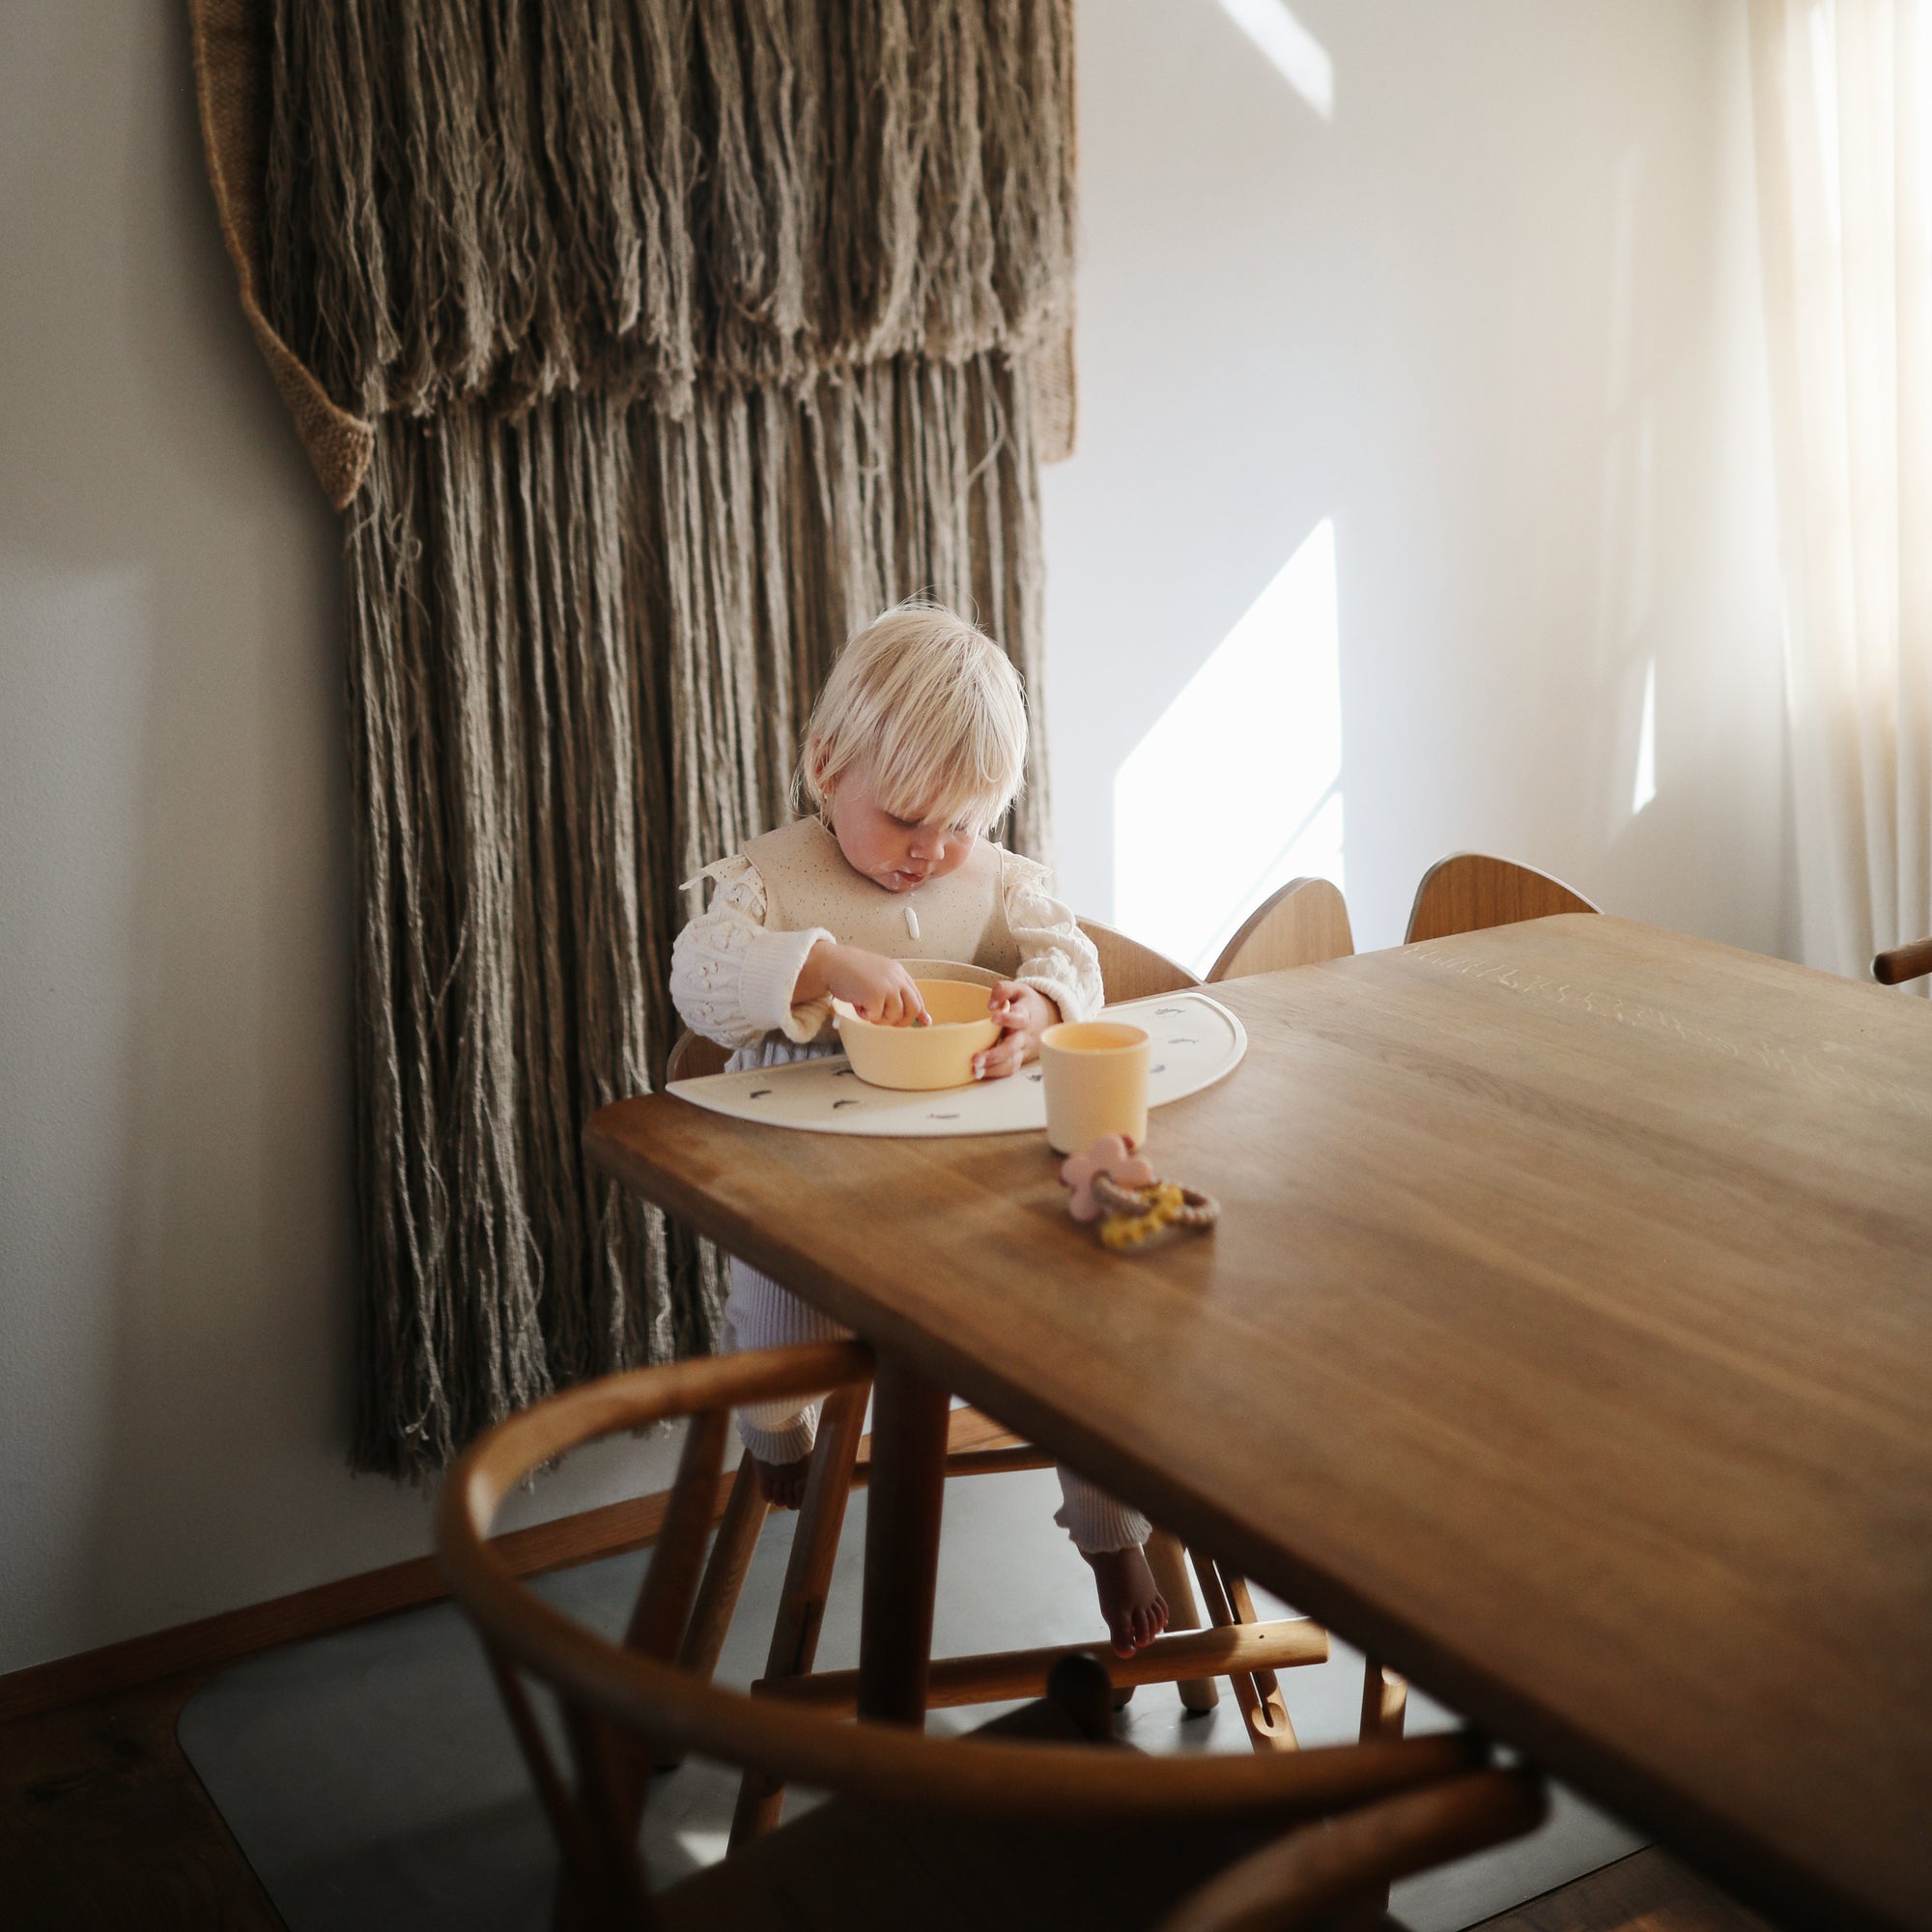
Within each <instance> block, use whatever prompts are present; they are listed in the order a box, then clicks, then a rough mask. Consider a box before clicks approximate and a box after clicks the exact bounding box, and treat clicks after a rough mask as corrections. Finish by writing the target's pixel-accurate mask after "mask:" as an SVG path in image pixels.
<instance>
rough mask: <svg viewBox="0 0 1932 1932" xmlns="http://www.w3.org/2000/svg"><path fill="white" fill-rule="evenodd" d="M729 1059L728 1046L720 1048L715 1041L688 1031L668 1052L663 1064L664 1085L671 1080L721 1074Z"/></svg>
mask: <svg viewBox="0 0 1932 1932" xmlns="http://www.w3.org/2000/svg"><path fill="white" fill-rule="evenodd" d="M730 1058H731V1049H730V1048H729V1047H728V1046H720V1045H719V1044H718V1042H717V1041H716V1040H715V1039H706V1038H705V1037H704V1036H703V1035H702V1034H701V1033H692V1032H691V1031H690V1030H689V1029H687V1030H686V1031H685V1032H683V1033H681V1034H679V1035H678V1037H677V1044H676V1045H675V1046H673V1047H672V1048H671V1050H670V1058H669V1059H668V1061H666V1063H665V1084H666V1085H667V1086H668V1085H669V1084H670V1083H671V1081H673V1080H696V1079H698V1078H699V1077H700V1076H702V1075H703V1074H706V1073H723V1072H724V1071H725V1062H726V1061H727V1060H729V1059H730Z"/></svg>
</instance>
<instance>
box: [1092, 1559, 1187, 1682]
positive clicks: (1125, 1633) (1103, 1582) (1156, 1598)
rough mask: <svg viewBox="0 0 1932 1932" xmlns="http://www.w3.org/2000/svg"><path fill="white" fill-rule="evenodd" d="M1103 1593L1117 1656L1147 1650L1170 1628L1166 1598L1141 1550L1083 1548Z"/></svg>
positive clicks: (1102, 1610) (1104, 1611)
mask: <svg viewBox="0 0 1932 1932" xmlns="http://www.w3.org/2000/svg"><path fill="white" fill-rule="evenodd" d="M1080 1553H1081V1555H1083V1556H1084V1557H1086V1559H1087V1561H1088V1563H1089V1564H1090V1565H1091V1566H1092V1568H1093V1571H1094V1587H1095V1588H1096V1589H1097V1590H1098V1591H1099V1593H1100V1614H1101V1615H1102V1616H1103V1617H1105V1618H1106V1619H1107V1634H1108V1636H1109V1637H1110V1638H1112V1639H1113V1645H1114V1654H1115V1655H1116V1656H1117V1657H1131V1656H1133V1654H1134V1653H1135V1651H1137V1650H1145V1649H1146V1648H1147V1647H1148V1645H1149V1644H1151V1642H1152V1641H1153V1640H1154V1638H1155V1637H1157V1636H1158V1635H1159V1634H1161V1632H1162V1631H1164V1630H1165V1629H1166V1628H1167V1599H1166V1598H1165V1597H1163V1596H1162V1595H1161V1594H1160V1590H1159V1587H1158V1586H1157V1585H1156V1584H1155V1582H1154V1580H1153V1572H1152V1571H1151V1570H1150V1569H1149V1568H1148V1560H1147V1558H1146V1556H1145V1555H1143V1554H1142V1552H1141V1550H1140V1548H1139V1547H1138V1546H1137V1545H1134V1544H1129V1545H1128V1546H1127V1548H1124V1549H1083V1550H1082V1551H1081V1552H1080Z"/></svg>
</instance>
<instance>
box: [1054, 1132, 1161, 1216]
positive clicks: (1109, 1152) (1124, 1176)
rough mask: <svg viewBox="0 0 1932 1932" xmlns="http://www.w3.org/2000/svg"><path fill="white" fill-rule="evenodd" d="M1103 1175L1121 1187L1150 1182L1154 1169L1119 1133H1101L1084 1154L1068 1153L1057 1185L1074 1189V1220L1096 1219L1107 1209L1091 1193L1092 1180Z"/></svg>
mask: <svg viewBox="0 0 1932 1932" xmlns="http://www.w3.org/2000/svg"><path fill="white" fill-rule="evenodd" d="M1103 1174H1104V1175H1105V1176H1106V1177H1107V1178H1108V1179H1110V1180H1116V1181H1118V1182H1119V1183H1120V1184H1121V1185H1122V1187H1151V1186H1152V1185H1153V1169H1152V1168H1151V1167H1150V1166H1149V1165H1148V1163H1147V1162H1146V1161H1145V1160H1142V1159H1140V1158H1139V1157H1137V1156H1136V1155H1135V1153H1134V1151H1133V1150H1132V1149H1131V1148H1129V1147H1128V1145H1127V1143H1126V1141H1125V1140H1124V1139H1123V1138H1122V1136H1121V1135H1120V1134H1107V1135H1104V1136H1103V1137H1102V1138H1101V1139H1099V1140H1097V1141H1095V1142H1094V1145H1093V1146H1092V1147H1090V1148H1089V1149H1088V1150H1087V1151H1086V1152H1085V1153H1076V1154H1071V1155H1069V1156H1068V1157H1067V1159H1066V1160H1065V1162H1064V1163H1063V1164H1062V1166H1061V1169H1060V1184H1061V1185H1062V1186H1063V1187H1070V1188H1071V1189H1072V1190H1073V1200H1072V1203H1071V1208H1072V1213H1073V1218H1074V1219H1075V1220H1076V1221H1097V1220H1098V1219H1099V1218H1100V1216H1101V1215H1102V1214H1104V1213H1106V1212H1107V1208H1106V1205H1105V1203H1103V1202H1101V1201H1100V1200H1098V1199H1097V1198H1096V1197H1095V1195H1094V1181H1095V1180H1096V1179H1098V1178H1099V1177H1100V1176H1101V1175H1103Z"/></svg>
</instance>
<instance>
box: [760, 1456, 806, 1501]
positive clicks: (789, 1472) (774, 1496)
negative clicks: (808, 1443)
mask: <svg viewBox="0 0 1932 1932" xmlns="http://www.w3.org/2000/svg"><path fill="white" fill-rule="evenodd" d="M752 1463H753V1467H754V1468H755V1469H756V1470H757V1472H758V1493H759V1494H760V1495H761V1496H763V1497H764V1499H765V1500H766V1501H767V1502H768V1503H770V1504H771V1505H772V1507H773V1508H774V1509H781V1510H795V1509H796V1508H797V1507H798V1506H799V1504H800V1503H802V1502H804V1500H805V1478H806V1473H807V1471H808V1470H810V1467H811V1458H810V1456H801V1457H800V1458H799V1459H798V1461H797V1462H796V1463H761V1462H759V1461H758V1459H757V1458H756V1457H755V1456H753V1458H752Z"/></svg>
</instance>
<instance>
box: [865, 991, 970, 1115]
mask: <svg viewBox="0 0 1932 1932" xmlns="http://www.w3.org/2000/svg"><path fill="white" fill-rule="evenodd" d="M913 984H914V985H916V986H917V987H918V988H919V996H920V998H921V999H922V1000H923V1001H924V1002H925V1009H926V1011H927V1012H929V1013H930V1014H931V1015H932V1024H931V1025H930V1026H909V1027H907V1026H897V1027H895V1026H875V1025H874V1024H873V1023H872V1022H871V1021H870V1020H862V1019H861V1018H860V1017H859V1015H858V1014H857V1013H856V1012H854V1011H853V1010H852V1009H851V1008H850V1007H848V1006H847V1005H846V1004H845V1002H844V1001H843V1000H834V1001H833V1003H832V1010H833V1012H834V1013H835V1014H836V1015H837V1016H838V1018H837V1023H838V1037H839V1038H840V1039H842V1040H843V1041H844V1043H845V1057H846V1058H847V1059H848V1060H849V1061H850V1062H851V1063H852V1071H853V1072H854V1073H856V1074H857V1075H858V1076H859V1078H860V1079H861V1080H863V1081H865V1082H866V1084H867V1086H870V1087H893V1088H896V1089H897V1090H898V1091H899V1092H900V1093H902V1094H929V1093H932V1092H934V1091H936V1090H937V1089H939V1088H941V1087H970V1086H971V1085H972V1084H973V1056H974V1055H975V1054H976V1053H982V1052H984V1051H985V1049H986V1048H987V1047H989V1046H991V1045H992V1043H993V1042H994V1041H995V1040H996V1039H998V1038H999V1037H1000V1023H999V1021H998V1020H996V1019H994V1018H993V1017H992V1015H991V1014H990V1013H988V1012H987V1010H986V1003H987V1001H988V1000H989V999H990V998H991V994H990V993H989V992H988V990H987V988H985V987H984V986H970V985H967V984H966V983H965V982H964V981H962V980H914V981H913Z"/></svg>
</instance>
